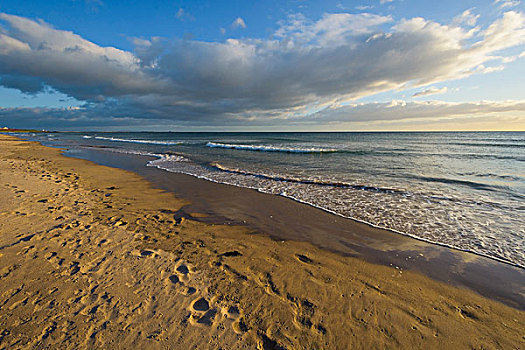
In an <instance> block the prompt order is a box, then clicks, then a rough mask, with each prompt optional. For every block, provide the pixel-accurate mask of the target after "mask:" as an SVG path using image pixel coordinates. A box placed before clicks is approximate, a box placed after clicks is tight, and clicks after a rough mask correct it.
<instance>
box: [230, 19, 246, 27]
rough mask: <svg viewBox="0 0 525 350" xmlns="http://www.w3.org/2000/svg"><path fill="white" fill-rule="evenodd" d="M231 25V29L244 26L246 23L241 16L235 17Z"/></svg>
mask: <svg viewBox="0 0 525 350" xmlns="http://www.w3.org/2000/svg"><path fill="white" fill-rule="evenodd" d="M231 27H232V28H233V29H236V28H246V23H244V20H243V19H242V18H241V17H237V18H236V19H235V21H233V22H232V25H231Z"/></svg>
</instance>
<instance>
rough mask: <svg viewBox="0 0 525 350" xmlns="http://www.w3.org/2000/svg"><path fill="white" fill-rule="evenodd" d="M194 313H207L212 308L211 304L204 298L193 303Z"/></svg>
mask: <svg viewBox="0 0 525 350" xmlns="http://www.w3.org/2000/svg"><path fill="white" fill-rule="evenodd" d="M191 307H192V309H193V310H194V311H207V310H208V309H209V308H210V304H209V303H208V301H207V300H206V299H204V298H202V297H201V298H198V299H197V300H195V301H194V302H193V305H192V306H191Z"/></svg>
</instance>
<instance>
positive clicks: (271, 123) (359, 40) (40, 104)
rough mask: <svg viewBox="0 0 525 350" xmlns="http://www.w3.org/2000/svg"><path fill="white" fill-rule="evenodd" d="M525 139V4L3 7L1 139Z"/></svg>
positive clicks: (405, 0) (199, 1)
mask: <svg viewBox="0 0 525 350" xmlns="http://www.w3.org/2000/svg"><path fill="white" fill-rule="evenodd" d="M2 126H8V127H11V128H36V129H47V130H93V131H390V130H392V131H416V130H423V131H424V130H429V131H441V130H459V131H462V130H520V131H524V130H525V3H522V1H520V0H487V1H469V0H466V1H457V0H455V1H450V0H442V1H439V2H434V1H432V2H430V1H421V0H372V1H344V0H333V1H332V0H324V1H301V0H292V1H277V0H266V1H264V0H259V1H249V0H240V1H218V0H217V1H203V0H194V1H177V0H172V1H154V0H150V1H147V2H146V1H131V0H128V1H117V0H112V1H109V0H69V1H57V0H48V1H45V2H44V1H31V0H27V1H26V0H24V1H20V0H15V1H10V0H7V1H6V0H0V127H2Z"/></svg>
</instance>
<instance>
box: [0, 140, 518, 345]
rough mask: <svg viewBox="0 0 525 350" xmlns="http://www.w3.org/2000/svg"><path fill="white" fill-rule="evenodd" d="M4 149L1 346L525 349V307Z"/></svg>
mask: <svg viewBox="0 0 525 350" xmlns="http://www.w3.org/2000/svg"><path fill="white" fill-rule="evenodd" d="M0 154H1V158H0V198H1V200H0V349H7V348H9V349H11V348H75V349H76V348H95V347H96V348H109V347H111V348H116V349H129V348H131V347H136V348H141V349H142V348H144V349H146V348H147V349H155V348H159V349H166V348H169V349H192V348H196V349H197V348H198V349H207V348H211V349H219V348H222V349H234V348H249V349H253V348H261V349H281V348H282V349H350V348H362V349H373V348H389V349H390V348H403V349H408V348H422V349H435V348H443V349H482V348H483V349H491V348H495V349H519V348H525V331H524V330H525V312H523V311H519V310H516V309H513V308H511V307H509V306H506V305H503V304H501V303H499V302H496V301H493V300H489V299H486V298H484V297H481V296H479V295H477V294H475V293H474V292H471V291H468V290H464V289H459V288H457V287H453V286H450V285H447V284H444V283H441V282H437V281H434V280H432V279H430V278H428V277H425V276H423V275H420V274H417V273H414V272H408V271H399V270H397V269H394V268H391V267H387V266H380V265H374V264H371V263H367V262H364V261H362V260H359V259H356V258H351V257H343V256H340V255H337V254H334V253H331V252H328V251H324V250H321V249H318V248H316V247H314V246H312V245H310V244H308V243H303V242H294V241H286V242H282V241H275V240H271V239H270V238H268V237H266V236H264V235H260V234H257V235H255V234H251V233H250V231H249V229H247V228H245V227H240V226H229V225H211V224H205V223H202V222H198V221H195V220H192V217H191V216H187V215H184V214H182V213H183V212H182V211H180V208H181V207H182V206H183V205H184V204H185V203H184V201H182V200H180V199H177V198H175V197H174V196H173V195H172V194H171V193H166V192H163V191H160V190H157V189H154V188H152V187H151V185H150V184H149V183H148V182H147V181H145V180H143V179H142V178H141V177H140V176H138V175H136V174H134V173H131V172H127V171H124V170H118V169H113V168H108V167H103V166H98V165H95V164H93V163H91V162H88V161H83V160H78V159H71V158H66V157H63V156H61V155H60V151H59V150H56V149H51V148H46V147H43V146H40V145H38V144H37V143H30V142H23V141H19V140H16V139H15V138H13V137H9V136H3V135H0ZM198 216H199V214H198V213H195V214H194V215H193V217H198Z"/></svg>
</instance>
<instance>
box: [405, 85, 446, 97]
mask: <svg viewBox="0 0 525 350" xmlns="http://www.w3.org/2000/svg"><path fill="white" fill-rule="evenodd" d="M447 91H448V88H447V87H446V86H445V87H442V88H441V89H439V88H436V87H433V86H432V87H430V88H428V89H425V90H422V91H418V92H416V93H415V94H413V95H412V97H421V96H428V95H436V94H444V93H445V92H447Z"/></svg>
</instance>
